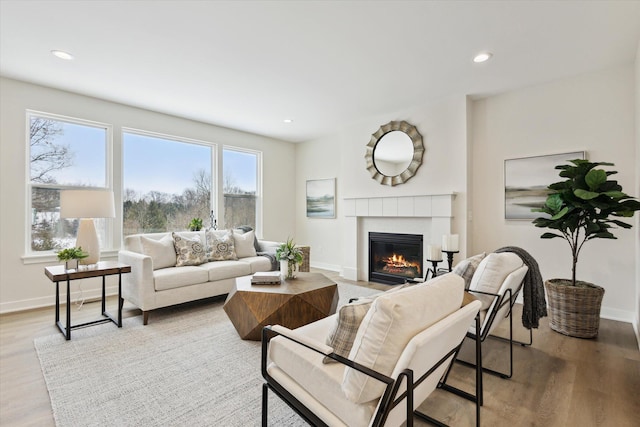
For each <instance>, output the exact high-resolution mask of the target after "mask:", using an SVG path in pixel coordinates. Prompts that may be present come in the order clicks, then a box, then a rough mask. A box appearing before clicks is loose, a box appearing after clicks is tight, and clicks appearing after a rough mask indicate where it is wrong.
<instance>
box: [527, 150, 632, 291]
mask: <svg viewBox="0 0 640 427" xmlns="http://www.w3.org/2000/svg"><path fill="white" fill-rule="evenodd" d="M571 163H572V164H571V165H559V166H556V167H555V168H556V169H558V170H560V176H561V177H562V178H567V179H566V180H564V181H560V182H555V183H553V184H551V185H549V186H548V187H547V188H548V189H549V190H552V193H550V194H549V196H548V197H547V200H546V202H545V205H544V206H543V207H542V208H540V209H533V212H543V213H546V214H548V215H549V217H540V218H536V219H535V220H533V223H534V224H535V226H536V227H541V228H550V229H551V230H555V231H556V232H554V233H549V232H547V233H544V234H543V235H542V236H540V237H541V238H542V239H553V238H556V237H560V238H563V239H565V240H566V241H567V242H568V243H569V246H570V247H571V254H572V257H573V267H572V284H573V286H575V283H576V265H577V263H578V256H579V255H580V250H581V249H582V246H583V245H584V243H585V242H587V241H589V240H592V239H598V238H600V239H616V237H615V236H614V235H613V234H612V233H611V228H616V227H615V226H618V227H621V228H631V224H627V223H625V222H622V221H620V220H617V219H615V217H623V218H631V217H632V216H633V215H634V213H635V211H637V210H640V202H638V201H637V200H634V198H633V197H631V196H628V195H627V194H625V193H624V192H623V191H622V187H621V186H620V185H619V184H618V181H615V180H609V179H608V178H609V177H610V176H611V175H614V174H616V173H618V172H617V171H605V170H604V169H598V166H614V164H613V163H606V162H589V161H588V160H582V159H577V160H571Z"/></svg>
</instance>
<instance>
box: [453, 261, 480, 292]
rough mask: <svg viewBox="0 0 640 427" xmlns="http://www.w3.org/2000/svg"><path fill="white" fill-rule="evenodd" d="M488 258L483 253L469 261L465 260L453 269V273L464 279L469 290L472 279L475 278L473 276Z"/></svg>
mask: <svg viewBox="0 0 640 427" xmlns="http://www.w3.org/2000/svg"><path fill="white" fill-rule="evenodd" d="M485 256H487V253H486V252H482V253H481V254H478V255H474V256H472V257H469V258H467V259H463V260H462V261H460V262H459V263H457V264H456V266H455V267H453V270H452V271H453V273H456V274H457V275H458V276H460V277H462V278H463V279H464V288H465V289H469V286H471V279H472V278H473V274H474V273H475V272H476V270H477V269H478V265H480V262H481V261H482V260H483V259H484V257H485Z"/></svg>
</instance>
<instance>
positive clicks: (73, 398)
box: [34, 284, 377, 427]
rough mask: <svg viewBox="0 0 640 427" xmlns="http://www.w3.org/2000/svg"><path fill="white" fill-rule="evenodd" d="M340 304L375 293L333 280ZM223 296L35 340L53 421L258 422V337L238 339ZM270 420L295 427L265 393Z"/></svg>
mask: <svg viewBox="0 0 640 427" xmlns="http://www.w3.org/2000/svg"><path fill="white" fill-rule="evenodd" d="M338 292H339V294H340V302H339V305H342V304H344V303H346V302H348V300H349V298H353V297H356V296H366V295H370V294H372V293H375V292H377V291H375V290H373V289H370V288H364V287H360V286H354V285H348V284H339V285H338ZM223 303H224V301H223V300H220V301H211V302H207V303H206V304H199V305H197V306H195V307H188V308H184V307H177V308H172V309H168V310H159V311H157V312H154V313H153V316H152V317H151V319H150V321H149V324H148V325H146V326H143V325H142V316H136V317H132V318H127V319H125V320H124V322H123V327H122V329H118V328H116V327H115V325H113V324H103V325H98V326H93V327H90V328H84V329H78V330H74V331H73V333H72V339H71V341H65V339H64V337H63V336H62V334H60V333H58V334H54V335H50V336H46V337H42V338H37V339H35V340H34V345H35V348H36V352H37V354H38V357H39V359H40V365H41V367H42V373H43V375H44V378H45V382H46V384H47V389H48V391H49V397H50V399H51V407H52V409H53V416H54V419H55V422H56V425H57V426H60V427H67V426H74V427H75V426H180V425H189V426H225V427H227V426H258V425H260V420H261V418H260V417H261V396H262V383H263V380H262V376H261V374H260V343H259V342H253V341H243V340H241V339H240V338H239V337H238V334H237V332H236V330H235V329H234V328H233V325H232V324H231V322H230V321H229V320H228V318H227V316H226V314H225V312H224V310H223V309H222V305H223ZM269 397H270V400H269V425H274V426H275V425H277V426H303V425H306V424H305V423H304V422H303V421H302V419H301V418H300V417H299V416H298V415H297V414H296V413H295V412H293V411H292V410H291V409H290V408H289V407H288V406H287V405H285V404H284V403H283V402H281V401H280V400H279V399H278V398H277V397H275V396H274V395H273V393H269Z"/></svg>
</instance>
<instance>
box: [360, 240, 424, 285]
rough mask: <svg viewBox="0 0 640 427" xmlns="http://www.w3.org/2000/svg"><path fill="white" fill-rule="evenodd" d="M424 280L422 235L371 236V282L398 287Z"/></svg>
mask: <svg viewBox="0 0 640 427" xmlns="http://www.w3.org/2000/svg"><path fill="white" fill-rule="evenodd" d="M415 278H422V235H421V234H397V233H374V232H370V233H369V281H371V282H379V283H385V284H389V285H395V284H398V283H404V282H405V281H406V280H408V279H415Z"/></svg>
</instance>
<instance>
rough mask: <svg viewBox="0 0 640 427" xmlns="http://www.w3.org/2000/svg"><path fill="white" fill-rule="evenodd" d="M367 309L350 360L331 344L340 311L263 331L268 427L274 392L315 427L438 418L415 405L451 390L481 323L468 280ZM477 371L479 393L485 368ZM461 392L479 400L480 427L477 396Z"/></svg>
mask: <svg viewBox="0 0 640 427" xmlns="http://www.w3.org/2000/svg"><path fill="white" fill-rule="evenodd" d="M463 300H465V301H464V302H465V304H463ZM370 304H371V306H370V308H368V310H367V311H366V314H365V315H364V319H362V322H361V323H360V325H359V326H357V325H356V328H357V332H356V334H355V339H354V340H353V346H352V347H351V349H350V350H349V352H348V357H345V356H343V355H340V354H339V352H337V351H338V350H337V349H335V348H333V347H331V346H329V345H327V344H326V340H327V337H328V336H329V335H330V334H331V332H332V331H334V330H335V328H336V326H337V327H338V328H339V327H340V325H339V324H337V323H336V322H337V321H338V320H337V319H339V318H340V313H337V314H336V315H333V316H330V317H327V318H325V319H322V320H319V321H317V322H314V323H311V324H309V325H306V326H303V327H301V328H298V329H296V330H289V329H286V328H283V327H281V326H278V325H276V326H268V327H266V328H265V329H264V330H263V340H262V375H263V377H264V379H265V383H264V385H263V399H262V402H263V409H262V425H263V426H266V425H267V421H268V408H267V401H268V391H269V390H271V391H272V392H274V393H275V394H276V395H278V396H279V397H280V398H281V399H283V400H284V401H285V402H286V403H287V404H288V405H289V406H290V407H291V408H293V409H294V410H295V411H296V412H297V413H298V414H300V415H301V416H302V417H303V418H304V419H305V420H306V421H307V422H309V423H310V424H311V425H317V426H323V425H327V426H349V427H357V426H382V425H388V426H399V425H402V424H403V423H405V422H406V425H407V426H412V425H413V417H414V415H415V416H418V417H421V418H424V419H427V420H430V421H434V420H433V419H431V418H430V417H428V416H427V415H425V414H422V413H420V412H418V411H416V408H417V407H418V406H419V405H420V404H421V403H422V402H424V401H425V400H426V398H427V397H428V396H429V394H431V392H432V391H433V390H434V389H436V388H437V387H440V388H443V389H445V390H449V391H452V389H453V388H452V387H449V386H446V387H445V384H444V382H445V379H446V376H447V375H448V372H449V369H450V368H451V364H452V362H453V361H454V360H455V357H456V355H457V353H458V351H459V350H460V346H461V344H462V341H463V339H464V337H465V334H466V332H467V330H468V329H469V325H471V324H472V322H473V320H474V318H475V319H476V322H478V320H477V319H478V317H477V314H478V312H479V310H480V306H481V303H480V301H478V300H475V299H474V298H468V299H467V298H464V281H463V280H462V279H461V278H460V277H459V276H456V275H454V274H448V275H445V276H441V277H438V278H436V279H433V280H431V281H429V282H427V283H424V284H420V285H415V286H410V287H407V288H404V289H401V290H399V291H396V292H392V293H384V294H382V295H381V296H379V297H378V298H376V299H375V300H373V301H371V303H370ZM347 308H348V307H347V306H345V307H343V308H341V310H346V309H347ZM476 324H477V325H479V323H476ZM327 359H329V360H327ZM327 361H329V362H334V363H326V362H327ZM476 373H477V377H476V378H477V381H476V383H477V384H476V395H475V396H478V387H479V384H480V383H481V381H480V378H479V377H480V375H481V370H480V368H478V369H476ZM461 395H463V396H464V397H467V398H469V399H471V400H473V401H474V402H475V403H476V420H477V423H478V425H479V420H480V418H479V417H480V406H479V401H478V399H477V398H476V397H475V396H472V395H470V394H467V395H466V396H465V395H464V393H463V394H461Z"/></svg>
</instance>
